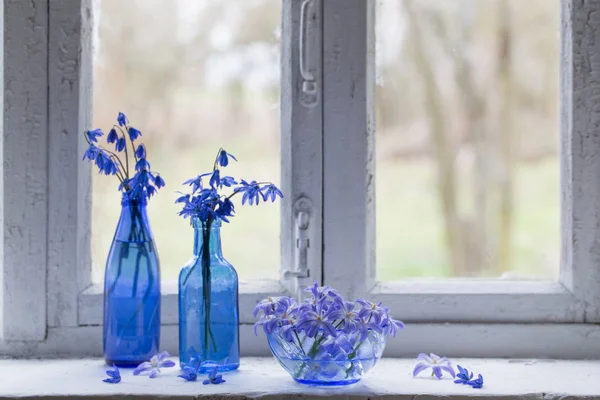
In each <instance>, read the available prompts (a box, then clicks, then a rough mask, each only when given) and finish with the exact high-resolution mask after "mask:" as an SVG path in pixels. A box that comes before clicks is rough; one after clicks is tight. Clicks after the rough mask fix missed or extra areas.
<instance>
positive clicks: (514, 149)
mask: <svg viewBox="0 0 600 400" xmlns="http://www.w3.org/2000/svg"><path fill="white" fill-rule="evenodd" d="M559 3H560V2H558V1H547V0H531V1H528V2H527V6H524V4H523V3H522V2H519V1H514V0H513V1H511V0H453V1H448V0H378V3H377V6H378V9H377V27H376V35H377V48H376V50H377V74H378V76H377V78H378V84H377V215H378V219H377V261H378V264H377V268H378V270H377V273H378V279H379V280H394V279H400V278H410V277H503V278H540V279H542V278H544V279H548V278H550V279H556V278H557V276H558V264H559V248H560V245H559V240H560V239H559V192H560V191H559V158H558V151H559V149H558V143H559V141H558V135H559V117H558V87H559V33H560V32H559V29H560V23H559V13H560V11H559V8H560V5H559Z"/></svg>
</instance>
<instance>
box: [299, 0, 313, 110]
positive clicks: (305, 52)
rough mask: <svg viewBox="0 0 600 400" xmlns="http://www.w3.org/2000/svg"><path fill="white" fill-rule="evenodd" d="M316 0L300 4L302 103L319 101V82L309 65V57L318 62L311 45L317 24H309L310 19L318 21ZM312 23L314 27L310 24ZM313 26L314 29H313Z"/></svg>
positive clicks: (305, 0)
mask: <svg viewBox="0 0 600 400" xmlns="http://www.w3.org/2000/svg"><path fill="white" fill-rule="evenodd" d="M314 1H315V0H304V1H303V2H302V5H301V6H300V35H299V36H300V37H299V39H300V40H299V45H298V49H299V51H300V57H299V59H300V78H301V79H302V95H303V97H302V103H303V104H305V105H313V104H315V103H316V102H317V83H316V78H315V75H314V73H313V71H312V70H311V69H310V68H309V67H308V64H309V57H310V58H312V59H313V60H312V61H313V63H312V64H313V65H315V64H316V62H315V60H314V57H315V54H316V52H315V51H314V49H313V48H311V47H310V46H311V45H314V42H313V40H314V34H315V30H314V29H315V28H314V26H315V24H314V23H313V24H309V21H310V20H312V21H316V20H317V15H316V11H315V7H314V6H313V3H314ZM309 10H310V11H311V12H312V14H311V17H310V18H309V17H308V11H309ZM310 25H312V27H311V26H310ZM311 28H312V29H311Z"/></svg>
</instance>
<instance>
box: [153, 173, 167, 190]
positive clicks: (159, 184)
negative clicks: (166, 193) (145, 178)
mask: <svg viewBox="0 0 600 400" xmlns="http://www.w3.org/2000/svg"><path fill="white" fill-rule="evenodd" d="M154 184H155V185H156V187H157V188H158V189H160V188H161V187H164V186H165V180H164V179H163V178H162V177H161V176H160V175H156V177H155V178H154Z"/></svg>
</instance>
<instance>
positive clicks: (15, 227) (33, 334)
mask: <svg viewBox="0 0 600 400" xmlns="http://www.w3.org/2000/svg"><path fill="white" fill-rule="evenodd" d="M4 12H5V15H6V16H7V17H5V18H4V61H5V62H4V115H3V121H4V126H3V135H2V139H3V141H4V144H3V150H4V154H3V155H4V163H3V171H2V174H3V178H4V182H3V202H4V210H3V211H4V253H3V259H2V269H3V271H2V273H3V279H4V293H3V298H2V299H1V300H2V307H3V331H4V340H20V341H39V340H43V339H44V338H45V337H46V299H47V296H46V294H47V291H46V274H47V268H46V267H47V255H48V252H47V249H48V248H47V243H48V238H47V233H48V68H47V65H48V64H47V62H48V3H47V1H20V0H4Z"/></svg>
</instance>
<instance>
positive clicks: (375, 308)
mask: <svg viewBox="0 0 600 400" xmlns="http://www.w3.org/2000/svg"><path fill="white" fill-rule="evenodd" d="M356 302H357V303H358V304H360V305H361V306H363V308H362V310H360V312H359V313H358V314H359V315H360V317H361V318H363V319H368V320H369V321H370V320H373V321H374V322H376V323H380V322H381V321H382V320H383V319H384V318H385V317H386V316H387V315H388V313H389V311H390V309H389V308H387V307H384V306H383V305H382V304H381V302H379V303H372V302H370V301H366V300H362V299H358V300H356Z"/></svg>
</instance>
